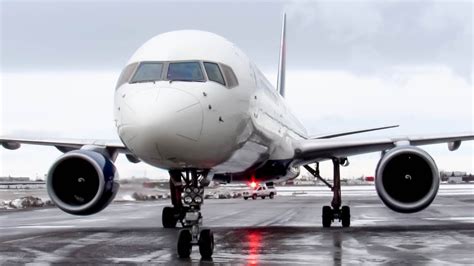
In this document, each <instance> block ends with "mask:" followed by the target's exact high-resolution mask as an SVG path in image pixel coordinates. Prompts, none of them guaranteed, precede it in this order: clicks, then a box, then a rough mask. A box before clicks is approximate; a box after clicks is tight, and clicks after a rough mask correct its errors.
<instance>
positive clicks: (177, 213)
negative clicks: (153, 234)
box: [162, 170, 214, 259]
mask: <svg viewBox="0 0 474 266" xmlns="http://www.w3.org/2000/svg"><path fill="white" fill-rule="evenodd" d="M206 175H207V172H205V171H198V170H186V171H185V172H184V173H181V172H178V171H170V192H171V202H172V204H173V207H165V208H164V209H163V215H162V222H163V227H165V228H174V227H176V224H177V222H178V221H180V223H181V225H182V226H183V228H184V229H181V230H180V231H179V234H178V244H177V252H178V256H179V257H180V258H189V256H190V255H191V251H192V247H193V246H199V253H201V257H202V258H204V259H209V258H211V257H212V253H213V251H214V235H213V233H212V231H211V230H210V229H202V230H201V226H202V214H201V205H202V204H203V202H204V186H205V185H207V184H206V179H205V177H206Z"/></svg>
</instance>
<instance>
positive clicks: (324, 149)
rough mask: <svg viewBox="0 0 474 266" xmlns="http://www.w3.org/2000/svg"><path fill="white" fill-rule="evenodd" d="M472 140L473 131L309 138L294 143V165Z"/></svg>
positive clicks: (452, 148) (457, 146) (473, 138)
mask: <svg viewBox="0 0 474 266" xmlns="http://www.w3.org/2000/svg"><path fill="white" fill-rule="evenodd" d="M466 140H474V133H473V132H469V133H463V134H447V135H437V136H413V137H409V136H407V137H396V138H381V139H374V140H341V139H309V140H302V141H299V142H298V143H296V144H295V157H294V159H295V165H296V166H297V165H305V164H309V163H312V162H316V161H320V160H325V159H329V158H337V157H347V156H352V155H358V154H364V153H370V152H377V151H385V150H389V149H392V148H394V147H396V146H401V145H413V146H420V145H429V144H438V143H448V148H449V150H451V151H453V150H456V149H457V148H459V146H460V145H461V141H466Z"/></svg>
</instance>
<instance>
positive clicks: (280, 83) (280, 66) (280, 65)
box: [277, 13, 286, 97]
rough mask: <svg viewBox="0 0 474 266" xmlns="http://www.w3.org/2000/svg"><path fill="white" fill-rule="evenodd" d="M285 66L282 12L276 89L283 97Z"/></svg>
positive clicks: (284, 37) (284, 35)
mask: <svg viewBox="0 0 474 266" xmlns="http://www.w3.org/2000/svg"><path fill="white" fill-rule="evenodd" d="M285 66H286V13H283V21H282V24H281V40H280V60H279V62H278V80H277V90H278V92H279V93H280V95H281V96H283V97H285Z"/></svg>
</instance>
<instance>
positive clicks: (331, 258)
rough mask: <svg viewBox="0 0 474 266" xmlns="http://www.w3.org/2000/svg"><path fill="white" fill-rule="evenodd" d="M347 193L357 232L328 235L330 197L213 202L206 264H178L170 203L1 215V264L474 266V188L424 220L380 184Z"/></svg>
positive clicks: (450, 193) (196, 258)
mask: <svg viewBox="0 0 474 266" xmlns="http://www.w3.org/2000/svg"><path fill="white" fill-rule="evenodd" d="M345 192H346V193H343V201H344V203H345V204H347V205H349V206H350V207H351V212H352V224H351V227H350V228H342V227H341V226H340V224H339V223H335V224H334V225H333V227H331V228H329V229H327V228H322V226H321V207H322V206H323V205H327V204H328V203H329V202H330V200H331V198H330V196H329V195H328V194H321V195H317V194H316V195H315V194H314V193H309V194H304V193H297V194H295V195H298V196H277V197H276V198H275V199H273V200H270V199H268V198H267V199H265V200H262V199H257V200H247V201H245V200H243V199H222V200H218V199H212V200H206V201H205V204H204V205H203V215H204V226H205V227H209V228H212V230H213V232H214V235H215V242H216V247H215V250H214V256H213V258H212V261H201V257H200V255H199V251H198V250H197V248H194V250H193V253H192V255H191V258H190V259H186V260H183V259H179V258H178V257H177V255H176V241H177V234H178V230H179V229H163V228H162V227H161V209H162V208H163V207H164V206H167V205H168V202H167V201H155V202H125V203H114V204H112V205H110V206H109V207H108V208H106V209H105V210H104V211H102V212H101V213H99V214H96V215H93V216H85V217H84V216H83V217H81V216H72V215H69V214H66V213H64V212H62V211H60V210H58V209H56V208H42V209H30V210H2V211H0V264H1V265H4V264H27V263H31V264H52V263H60V264H65V263H75V264H82V263H87V264H91V263H92V264H96V263H97V264H103V263H107V264H111V263H122V264H129V263H133V264H134V263H140V264H141V263H145V264H149V263H153V264H155V263H160V264H161V263H163V264H199V263H202V264H212V263H218V264H221V263H222V264H247V265H269V264H271V265H275V264H291V265H293V264H310V265H317V264H324V265H327V264H330V265H342V264H445V265H447V264H449V265H452V264H474V208H473V207H474V186H472V185H467V186H464V187H461V188H459V187H455V186H452V187H449V186H443V187H442V188H441V190H440V195H438V197H437V198H436V200H435V201H434V202H433V204H432V205H431V206H430V207H429V208H427V209H426V210H424V211H422V212H419V213H415V214H399V213H395V212H393V211H391V210H389V209H388V208H386V207H385V206H384V205H383V204H382V203H381V201H380V200H379V198H378V197H377V195H376V193H375V191H374V189H373V187H366V188H365V189H360V188H358V189H355V190H353V191H352V190H350V189H349V190H348V191H347V189H346V191H345Z"/></svg>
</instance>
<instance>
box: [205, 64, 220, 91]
mask: <svg viewBox="0 0 474 266" xmlns="http://www.w3.org/2000/svg"><path fill="white" fill-rule="evenodd" d="M204 68H205V69H206V73H207V77H208V78H209V80H211V81H215V82H217V83H220V84H222V85H224V86H225V81H224V77H223V76H222V73H221V70H220V69H219V66H218V65H217V64H215V63H209V62H204Z"/></svg>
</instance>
